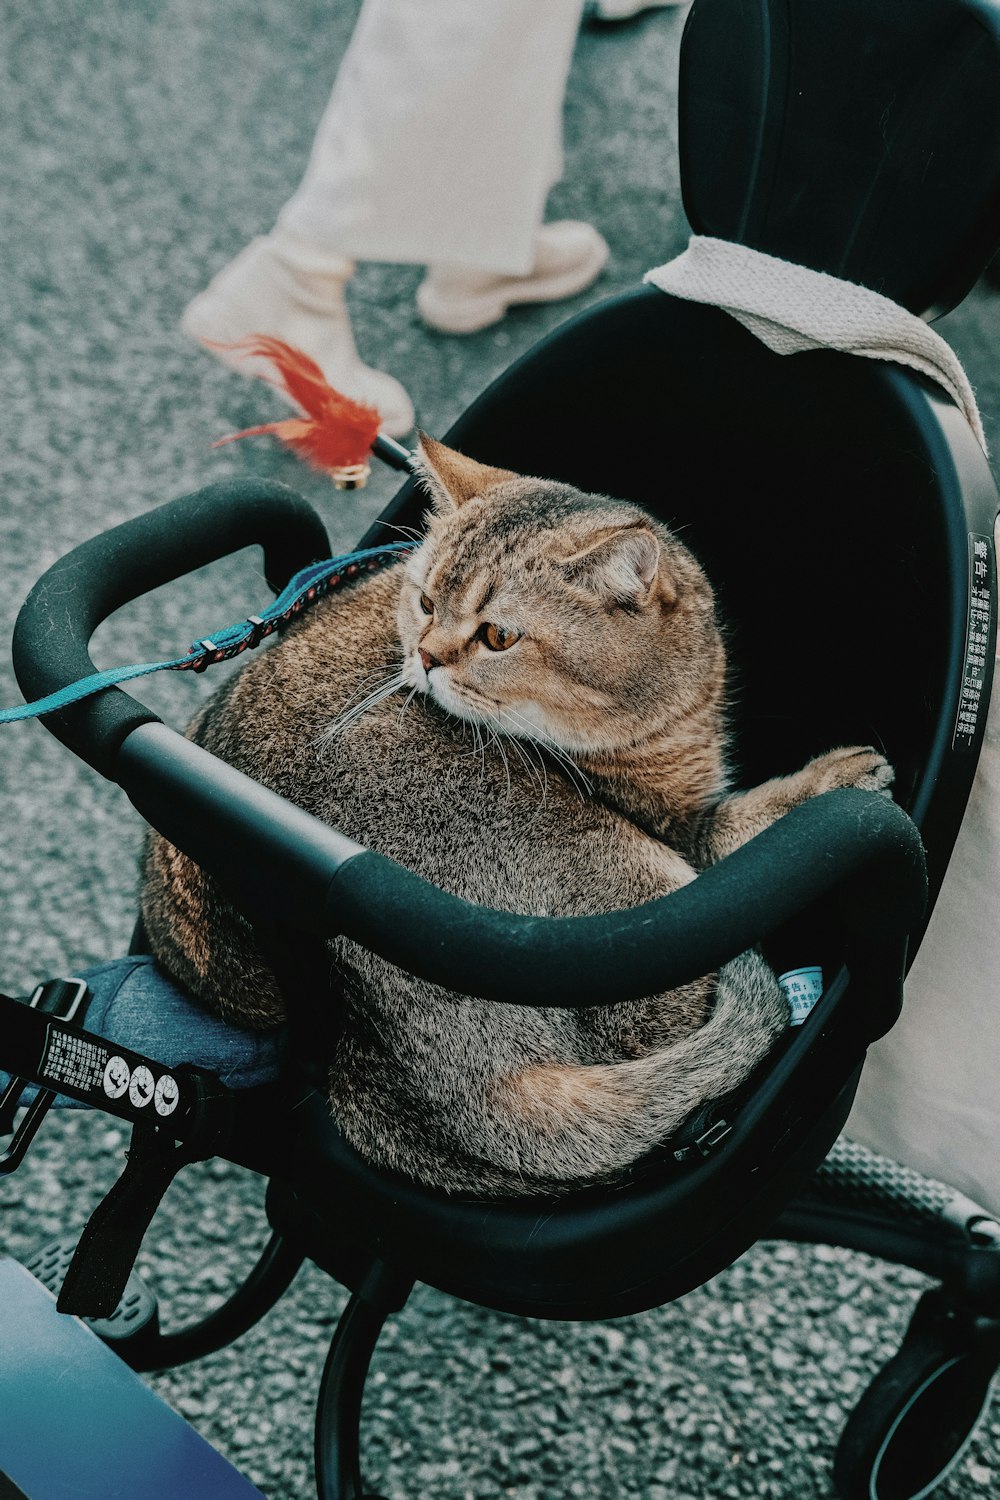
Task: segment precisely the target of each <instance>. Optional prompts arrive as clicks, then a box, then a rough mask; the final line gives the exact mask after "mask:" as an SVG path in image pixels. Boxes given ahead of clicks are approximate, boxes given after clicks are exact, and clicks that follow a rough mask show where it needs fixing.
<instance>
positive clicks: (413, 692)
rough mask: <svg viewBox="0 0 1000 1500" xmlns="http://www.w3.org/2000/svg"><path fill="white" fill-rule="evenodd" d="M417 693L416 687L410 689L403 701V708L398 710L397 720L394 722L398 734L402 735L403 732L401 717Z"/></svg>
mask: <svg viewBox="0 0 1000 1500" xmlns="http://www.w3.org/2000/svg"><path fill="white" fill-rule="evenodd" d="M419 691H420V689H419V688H418V687H412V688H410V691H409V692H408V693H407V695H406V697H405V698H404V699H403V706H402V708H401V709H400V710H399V718H398V719H397V720H396V727H397V728H398V730H399V732H400V734H402V732H403V715H404V714H405V713H406V710H407V709H408V708H409V706H410V704H411V703H412V702H413V700H414V698H415V697H416V696H417V694H418V693H419Z"/></svg>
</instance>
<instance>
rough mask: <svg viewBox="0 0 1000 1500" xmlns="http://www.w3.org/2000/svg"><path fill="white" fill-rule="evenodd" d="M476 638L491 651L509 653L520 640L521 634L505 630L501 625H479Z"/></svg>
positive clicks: (517, 631) (516, 631)
mask: <svg viewBox="0 0 1000 1500" xmlns="http://www.w3.org/2000/svg"><path fill="white" fill-rule="evenodd" d="M476 637H477V639H478V640H480V641H482V643H483V645H484V646H488V647H489V648H490V650H491V651H509V650H510V648H511V646H516V645H517V643H518V641H519V640H520V639H521V632H520V631H519V630H505V629H504V628H503V626H502V625H480V627H479V629H478V630H477V631H476Z"/></svg>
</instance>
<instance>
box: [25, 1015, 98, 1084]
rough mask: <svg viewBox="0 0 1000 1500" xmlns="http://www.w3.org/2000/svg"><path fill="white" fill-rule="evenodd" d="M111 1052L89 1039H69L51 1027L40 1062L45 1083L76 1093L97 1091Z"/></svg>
mask: <svg viewBox="0 0 1000 1500" xmlns="http://www.w3.org/2000/svg"><path fill="white" fill-rule="evenodd" d="M110 1056H111V1051H110V1048H108V1047H105V1046H102V1044H101V1043H100V1042H96V1041H92V1040H91V1039H90V1038H89V1037H82V1036H72V1035H70V1033H69V1032H65V1031H57V1030H56V1028H55V1027H54V1026H53V1027H50V1028H49V1034H48V1038H47V1040H46V1045H45V1057H44V1058H43V1060H42V1072H43V1073H44V1075H45V1081H46V1083H50V1084H53V1085H55V1084H60V1083H64V1084H69V1085H70V1086H71V1087H72V1088H75V1089H84V1090H85V1091H89V1090H90V1089H95V1088H100V1086H101V1083H102V1081H103V1079H104V1068H105V1065H106V1064H107V1061H108V1058H109V1057H110Z"/></svg>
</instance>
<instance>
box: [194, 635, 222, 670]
mask: <svg viewBox="0 0 1000 1500" xmlns="http://www.w3.org/2000/svg"><path fill="white" fill-rule="evenodd" d="M198 645H199V646H200V647H201V655H200V656H199V657H198V660H197V661H196V662H195V664H194V671H195V672H204V671H205V670H206V668H207V667H208V664H209V662H210V661H211V660H212V658H213V657H214V655H215V653H216V652H217V651H218V649H219V648H218V646H217V645H216V644H215V642H214V641H210V640H208V639H207V638H206V639H205V640H203V641H199V642H198Z"/></svg>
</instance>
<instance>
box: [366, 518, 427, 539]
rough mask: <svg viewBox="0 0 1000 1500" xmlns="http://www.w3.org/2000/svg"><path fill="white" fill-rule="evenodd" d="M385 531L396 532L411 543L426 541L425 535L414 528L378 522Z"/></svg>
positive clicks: (388, 522)
mask: <svg viewBox="0 0 1000 1500" xmlns="http://www.w3.org/2000/svg"><path fill="white" fill-rule="evenodd" d="M378 524H379V525H380V526H381V527H382V528H383V529H384V530H385V531H398V532H399V534H400V536H405V537H409V538H410V540H411V541H414V542H423V541H426V539H427V533H426V532H425V531H421V530H420V529H419V527H416V526H400V525H398V524H397V523H395V522H393V521H379V523H378Z"/></svg>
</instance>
